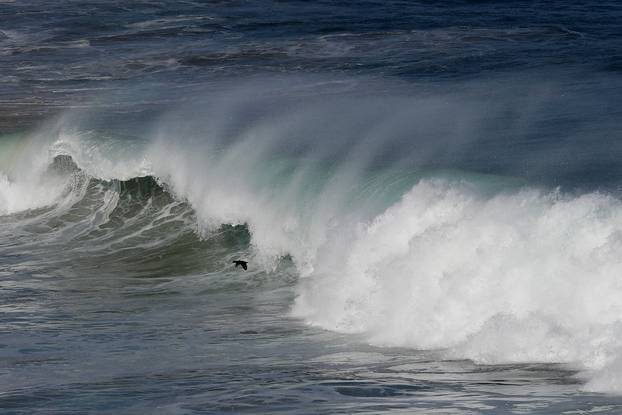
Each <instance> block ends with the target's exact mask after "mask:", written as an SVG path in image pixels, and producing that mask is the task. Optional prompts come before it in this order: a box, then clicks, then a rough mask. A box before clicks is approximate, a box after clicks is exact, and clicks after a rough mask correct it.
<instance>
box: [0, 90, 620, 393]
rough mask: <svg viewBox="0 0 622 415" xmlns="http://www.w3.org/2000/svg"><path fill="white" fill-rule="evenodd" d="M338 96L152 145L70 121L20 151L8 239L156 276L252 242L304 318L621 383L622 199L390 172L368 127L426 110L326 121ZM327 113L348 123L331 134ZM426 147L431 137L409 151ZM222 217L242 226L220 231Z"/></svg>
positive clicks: (373, 338)
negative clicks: (284, 280)
mask: <svg viewBox="0 0 622 415" xmlns="http://www.w3.org/2000/svg"><path fill="white" fill-rule="evenodd" d="M231 100H232V101H233V102H236V99H231ZM397 103H398V104H401V101H398V102H397ZM428 103H429V102H428ZM342 104H343V102H337V104H334V105H333V106H331V105H325V104H322V105H321V106H314V107H313V108H312V109H313V111H311V112H310V111H309V108H305V111H304V112H297V111H291V112H288V113H287V114H288V116H287V117H285V119H280V120H279V123H278V128H276V127H275V123H274V120H273V119H271V118H269V117H268V118H266V114H265V113H262V111H261V110H259V109H257V108H259V107H260V106H258V107H257V108H255V109H256V110H257V111H256V113H253V114H251V115H248V113H247V112H244V111H242V110H239V111H237V113H236V116H237V118H235V117H234V118H235V119H234V121H239V119H240V117H241V115H240V114H244V117H246V118H245V122H243V123H236V122H233V121H232V122H231V123H225V124H223V125H216V126H214V125H208V126H205V125H201V126H200V130H201V131H208V132H209V134H207V135H208V137H207V138H206V136H205V135H203V134H196V131H195V130H193V131H189V130H188V129H187V128H184V127H183V123H181V124H180V123H177V124H175V123H170V122H169V123H168V124H166V126H164V127H163V126H162V125H160V126H156V128H154V131H156V134H155V136H154V137H153V139H150V140H137V139H136V140H129V139H118V138H116V139H115V138H113V137H109V136H103V135H97V134H95V133H93V132H80V131H75V130H67V129H65V128H60V129H57V130H55V131H56V132H55V133H54V134H43V133H41V134H40V135H39V136H37V137H36V138H32V139H31V140H32V144H31V145H23V144H20V145H19V146H13V147H12V148H11V149H8V147H6V148H5V154H7V152H11V153H12V156H11V157H7V158H5V159H4V160H2V169H1V170H2V172H3V175H2V176H1V178H0V212H2V214H3V216H2V219H1V221H0V222H1V227H2V229H4V230H6V229H11V234H12V235H13V236H12V238H13V239H11V241H10V242H6V243H5V244H4V246H3V247H2V248H3V249H5V250H7V249H20V250H22V251H23V250H27V249H29V247H32V246H35V245H37V246H39V245H40V244H42V243H47V244H49V246H53V247H56V248H57V250H62V252H64V253H65V254H66V256H70V254H71V253H72V252H75V253H79V254H80V258H83V259H81V260H77V259H74V260H73V261H74V263H75V262H76V261H78V262H80V261H82V263H83V265H84V266H90V267H100V266H106V265H107V266H112V267H118V268H119V269H127V268H131V267H138V265H137V264H139V265H141V266H142V268H140V270H141V272H142V274H144V275H145V276H147V275H154V274H157V275H167V274H178V275H181V274H185V273H193V272H195V273H196V272H205V271H206V270H207V269H208V268H209V267H211V269H218V268H219V267H221V268H222V267H226V266H227V264H228V262H230V259H231V258H233V257H234V256H235V255H237V254H239V253H240V252H244V253H245V254H247V255H250V256H252V263H253V264H254V265H257V266H260V267H261V268H262V269H263V270H265V271H267V272H268V273H273V274H276V275H278V272H279V271H278V266H279V264H280V263H282V261H283V258H287V261H290V260H291V262H292V263H293V264H294V266H295V267H296V269H297V272H298V280H297V283H296V288H295V289H296V294H297V296H296V299H295V301H294V303H293V304H292V314H293V315H295V316H297V317H299V318H301V319H303V320H304V321H305V322H307V323H308V324H312V325H317V326H319V327H322V328H325V329H329V330H335V331H340V332H345V333H357V334H359V335H361V336H363V338H365V339H367V340H368V341H369V342H370V343H373V344H375V345H380V346H406V347H413V348H419V349H442V350H444V351H445V353H446V354H447V356H450V357H457V358H469V359H472V360H474V361H476V362H480V363H485V364H496V363H506V362H561V363H567V364H569V365H571V366H573V367H577V368H579V369H580V370H581V371H582V372H581V373H582V374H583V375H584V376H585V377H586V379H587V380H586V386H585V387H586V388H587V389H590V390H595V391H607V392H616V393H619V392H622V363H621V362H622V336H620V334H621V333H622V282H621V280H620V277H621V276H622V262H621V261H620V258H622V201H620V199H619V198H617V197H616V196H614V195H612V194H610V193H607V192H598V191H591V192H579V193H577V192H574V193H568V192H564V191H561V190H559V189H554V188H553V189H550V188H548V189H547V188H546V187H539V186H532V185H526V184H525V183H523V182H521V181H518V180H515V179H511V178H509V177H502V176H493V175H482V174H473V173H467V172H465V171H464V170H443V169H429V170H425V169H411V168H408V167H407V166H405V165H404V164H403V163H401V161H400V160H391V161H390V162H387V163H385V166H384V167H383V166H382V163H379V162H378V160H379V159H378V156H377V155H378V154H379V153H382V154H384V155H383V156H382V157H384V160H385V161H386V157H387V156H386V154H385V153H386V151H384V150H386V148H385V149H379V147H378V145H377V142H376V141H374V140H370V139H366V137H370V138H371V137H373V136H375V135H378V134H385V135H387V134H388V135H391V134H392V135H391V136H392V137H397V138H396V141H394V142H391V141H390V140H385V141H383V143H384V145H385V146H386V147H387V148H389V149H395V148H396V147H392V145H393V144H395V143H397V142H399V140H400V139H401V138H400V137H401V135H400V134H399V133H396V132H395V127H394V126H395V125H396V124H397V125H400V122H402V123H404V122H405V120H407V119H410V117H412V113H409V112H408V111H406V112H403V113H400V114H398V115H396V116H391V117H388V116H387V113H389V112H391V111H390V110H387V111H386V112H385V113H384V115H382V113H381V115H380V116H379V115H377V114H378V109H379V108H384V106H386V105H385V104H386V103H384V104H383V105H382V106H377V105H371V104H370V105H368V106H363V108H362V109H361V110H360V113H359V115H358V116H357V117H356V120H354V121H353V120H348V121H347V122H345V121H343V117H341V116H340V117H331V115H330V114H333V113H334V109H335V105H336V106H340V105H342ZM389 104H391V105H389V107H391V106H392V105H393V104H395V102H392V101H391V102H389ZM436 104H438V105H441V104H439V103H438V102H436ZM229 109H230V108H228V107H225V108H224V109H222V108H219V109H218V111H221V112H224V111H227V110H229ZM361 114H362V115H361ZM371 114H376V115H374V116H371ZM426 114H429V112H428V111H424V113H423V115H422V117H425V116H426ZM463 115H464V114H463ZM379 117H380V119H379ZM368 118H371V119H368ZM249 119H250V121H249ZM317 119H322V120H325V121H326V120H331V121H335V122H336V125H335V126H334V127H332V128H329V131H328V132H326V131H324V130H319V129H318V127H317ZM378 121H380V122H378ZM240 124H241V125H243V127H240V126H239V125H240ZM249 125H250V126H252V128H251V127H248V126H249ZM370 125H375V126H376V127H375V129H374V130H373V131H372V132H371V133H369V128H370ZM464 125H465V123H462V124H461V125H460V126H459V128H463V127H464ZM244 126H245V127H244ZM195 127H196V126H195ZM300 129H304V130H305V132H306V133H309V131H311V132H314V133H318V132H322V131H323V133H322V134H325V136H324V137H319V138H317V137H318V135H317V134H315V135H313V137H314V138H317V139H318V140H319V141H320V142H322V143H327V142H328V141H327V140H328V139H327V138H326V136H332V134H336V135H339V134H341V135H339V137H340V140H341V141H338V142H332V144H331V145H330V146H328V145H326V146H324V148H322V147H321V146H320V149H319V150H318V149H317V148H318V147H317V146H314V147H313V149H310V147H309V146H308V144H309V143H308V142H304V141H303V142H300V141H296V140H293V139H292V137H293V136H296V134H298V133H299V130H300ZM346 130H347V131H349V132H350V134H351V135H350V137H354V136H356V140H354V139H352V140H349V137H348V136H347V135H346V136H344V135H343V134H342V133H343V132H344V131H346ZM172 131H175V133H173V132H172ZM223 131H226V132H227V134H228V136H229V137H234V138H232V139H231V140H230V141H228V142H226V143H225V142H224V141H222V140H219V137H222V136H223ZM364 131H367V136H365V134H363V132H364ZM428 132H429V131H428ZM320 135H321V134H320ZM182 136H183V137H184V138H183V139H182V138H180V137H182ZM41 137H45V138H41ZM361 137H362V138H361ZM19 142H20V143H23V142H24V140H20V141H19ZM5 146H8V144H5ZM18 147H19V148H18ZM283 148H287V149H288V151H287V152H283V151H281V149H283ZM343 148H348V151H347V152H345V153H344V152H343V151H341V150H342V149H343ZM128 149H130V150H128ZM419 150H422V151H424V152H425V151H426V150H427V151H428V153H429V154H432V153H430V151H432V150H433V148H431V147H427V148H425V147H421V146H415V149H414V150H413V149H411V150H409V153H408V155H412V154H414V152H415V151H419ZM383 151H384V153H383ZM223 227H226V229H225V228H223ZM223 229H225V233H228V235H229V236H231V235H233V237H230V238H229V239H227V238H225V239H223V240H221V242H222V243H219V244H210V243H209V241H210V240H211V239H210V238H212V237H213V236H214V235H218V234H222V232H223ZM15 235H17V236H15ZM33 235H35V236H33ZM15 238H17V241H18V242H19V244H17V243H16V239H15ZM206 241H208V242H206ZM223 241H225V242H226V243H225V242H223ZM227 241H228V242H227ZM197 243H199V244H201V243H203V244H205V245H203V247H204V248H205V249H203V250H202V251H200V252H199V251H197V250H196V244H197ZM11 244H13V248H11V246H10V245H11ZM204 255H207V256H210V258H211V261H210V262H209V264H211V265H209V267H208V265H206V264H207V262H206V261H204V260H203V258H201V257H202V256H204ZM76 258H77V255H76ZM48 259H49V260H50V261H51V260H52V258H48ZM54 260H55V261H61V260H60V259H54ZM102 264H103V265H102ZM123 267H125V268H123ZM142 274H141V275H142Z"/></svg>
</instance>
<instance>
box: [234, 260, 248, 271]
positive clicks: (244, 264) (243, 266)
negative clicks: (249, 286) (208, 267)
mask: <svg viewBox="0 0 622 415" xmlns="http://www.w3.org/2000/svg"><path fill="white" fill-rule="evenodd" d="M233 263H234V264H235V267H236V268H237V267H238V265H241V266H242V268H244V271H246V269H247V268H246V264H248V262H247V261H233Z"/></svg>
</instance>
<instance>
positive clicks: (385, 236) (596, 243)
mask: <svg viewBox="0 0 622 415" xmlns="http://www.w3.org/2000/svg"><path fill="white" fill-rule="evenodd" d="M326 255H327V257H328V258H327V259H325V258H323V257H320V258H318V261H320V262H321V261H324V260H327V261H328V262H330V263H331V264H333V265H335V264H337V265H336V266H334V268H332V269H323V272H322V273H315V274H313V275H311V276H310V278H307V279H305V280H304V281H303V283H302V284H301V287H300V295H299V297H298V298H297V300H296V304H295V306H294V314H295V315H297V316H300V317H303V318H305V319H306V320H307V321H308V322H309V323H310V324H314V325H318V326H321V327H325V328H328V329H331V330H338V331H344V332H355V333H364V334H366V335H367V337H368V339H369V341H370V342H372V343H374V344H378V345H390V346H409V347H414V348H422V349H429V348H447V349H449V353H450V354H451V355H453V356H458V357H462V358H464V357H466V358H471V359H473V360H475V361H477V362H482V363H505V362H536V361H537V362H569V363H574V364H579V365H580V366H581V367H583V368H584V369H586V370H589V371H590V372H592V373H594V375H593V376H595V377H594V380H593V381H592V382H590V383H589V386H590V387H595V388H597V389H598V388H600V389H602V386H598V385H601V384H600V383H598V382H597V380H598V379H600V377H599V376H601V375H602V376H605V374H606V373H609V372H611V369H609V368H607V367H608V365H609V363H610V362H612V361H617V359H619V355H620V347H621V346H622V338H621V337H620V333H621V332H620V330H621V328H622V327H621V324H620V321H621V319H622V283H621V282H620V275H622V262H621V261H620V258H621V257H622V203H620V201H619V200H617V199H614V198H612V197H609V196H606V195H602V194H597V193H593V194H586V195H582V196H579V197H567V196H563V195H560V194H558V193H556V192H553V193H542V192H539V191H535V190H523V191H520V192H517V193H513V194H504V195H497V196H494V197H484V196H481V195H479V194H478V192H477V190H476V189H474V188H473V186H472V185H468V184H464V183H462V184H456V183H450V182H446V181H422V182H420V183H419V184H417V185H416V186H415V187H414V188H413V189H412V190H411V191H410V192H409V193H407V194H406V195H405V196H404V197H403V199H402V200H401V201H400V202H399V203H397V204H395V205H394V206H391V207H390V208H388V209H387V210H386V211H385V212H384V213H382V214H381V215H379V216H378V217H376V218H375V219H374V220H373V221H371V222H369V223H364V224H360V226H359V228H358V229H357V232H356V237H355V238H354V239H352V240H351V241H350V242H349V243H348V244H347V245H344V246H341V247H340V249H335V247H333V249H332V250H330V251H326ZM334 256H337V257H339V258H342V261H341V262H339V261H335V260H334V258H332V257H334ZM614 372H615V371H614ZM614 378H615V376H611V375H607V379H614ZM605 383H607V387H608V388H610V389H611V388H613V389H615V390H617V391H622V389H620V388H621V387H622V383H619V382H618V383H617V384H615V385H613V384H611V383H609V382H605Z"/></svg>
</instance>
